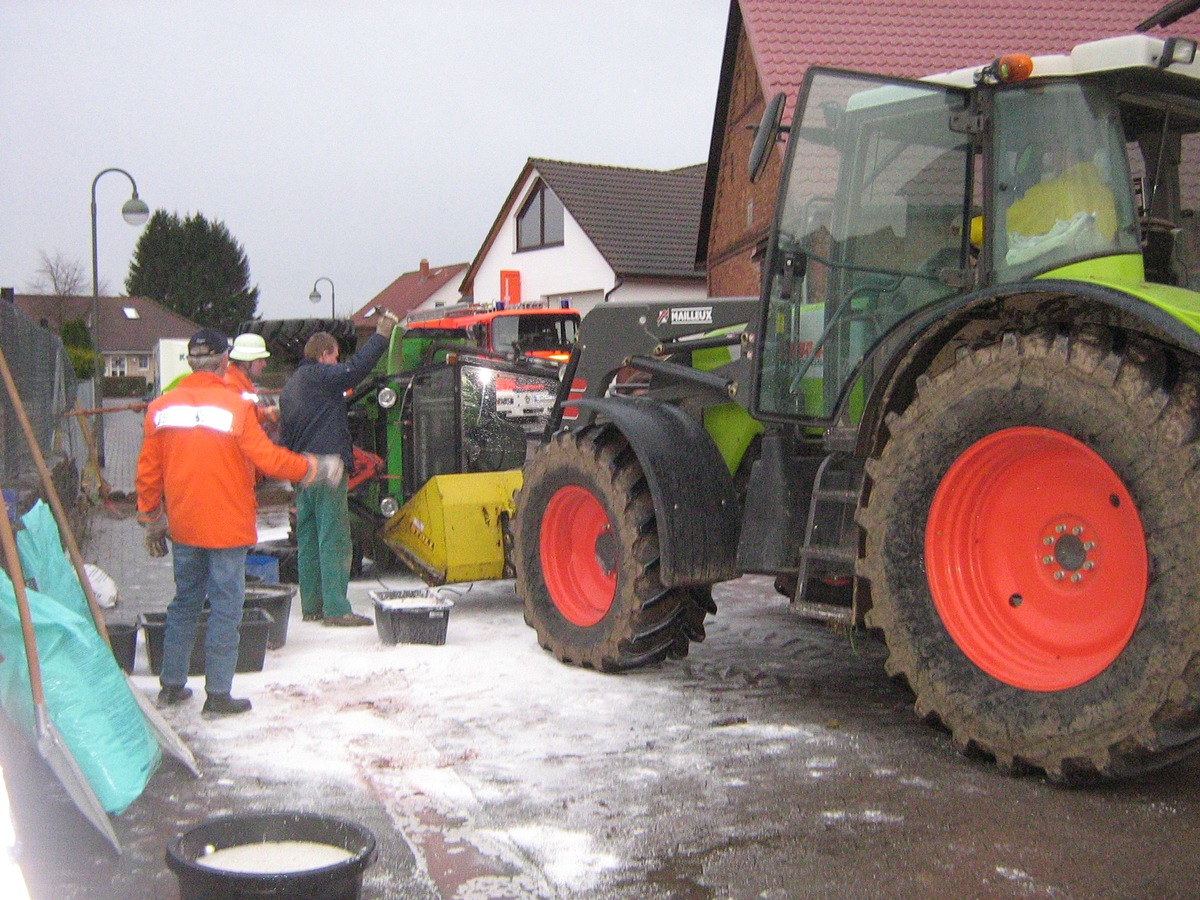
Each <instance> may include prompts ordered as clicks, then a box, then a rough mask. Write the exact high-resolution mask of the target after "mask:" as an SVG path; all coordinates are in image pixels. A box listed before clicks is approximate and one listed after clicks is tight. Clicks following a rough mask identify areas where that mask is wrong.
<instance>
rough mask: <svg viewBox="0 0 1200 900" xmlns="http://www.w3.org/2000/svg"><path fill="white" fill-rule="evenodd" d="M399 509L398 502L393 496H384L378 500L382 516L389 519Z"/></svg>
mask: <svg viewBox="0 0 1200 900" xmlns="http://www.w3.org/2000/svg"><path fill="white" fill-rule="evenodd" d="M399 509H400V504H399V503H397V502H396V498H395V497H384V498H383V499H382V500H380V501H379V511H380V512H381V513H383V516H384V518H386V519H390V518H391V517H392V516H394V515H395V514H396V512H397V511H398V510H399Z"/></svg>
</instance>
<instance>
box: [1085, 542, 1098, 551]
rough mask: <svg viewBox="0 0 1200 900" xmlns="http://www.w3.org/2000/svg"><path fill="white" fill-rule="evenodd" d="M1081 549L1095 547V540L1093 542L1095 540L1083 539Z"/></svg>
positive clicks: (1093, 548) (1092, 548)
mask: <svg viewBox="0 0 1200 900" xmlns="http://www.w3.org/2000/svg"><path fill="white" fill-rule="evenodd" d="M1083 549H1084V550H1095V549H1096V542H1095V541H1084V542H1083Z"/></svg>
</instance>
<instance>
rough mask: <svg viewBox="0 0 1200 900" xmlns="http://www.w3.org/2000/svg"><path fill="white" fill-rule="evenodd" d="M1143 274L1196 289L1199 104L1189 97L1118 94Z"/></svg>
mask: <svg viewBox="0 0 1200 900" xmlns="http://www.w3.org/2000/svg"><path fill="white" fill-rule="evenodd" d="M1120 100H1121V118H1122V122H1123V125H1124V129H1125V140H1126V144H1125V149H1126V155H1127V158H1128V160H1129V171H1130V176H1131V178H1132V184H1133V202H1134V205H1135V208H1136V212H1137V215H1138V218H1139V220H1140V223H1141V228H1142V247H1143V256H1144V262H1145V270H1146V280H1147V281H1154V282H1158V283H1160V284H1172V285H1178V286H1180V287H1186V288H1190V289H1191V290H1200V220H1198V219H1197V216H1196V212H1197V210H1198V209H1200V109H1197V106H1196V101H1195V99H1193V98H1181V97H1170V96H1168V95H1162V94H1159V95H1153V96H1148V95H1146V94H1130V95H1125V96H1122V97H1121V98H1120Z"/></svg>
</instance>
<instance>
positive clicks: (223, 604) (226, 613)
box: [159, 543, 249, 694]
mask: <svg viewBox="0 0 1200 900" xmlns="http://www.w3.org/2000/svg"><path fill="white" fill-rule="evenodd" d="M248 549H249V548H248V547H231V548H228V549H222V550H208V549H205V548H204V547H191V546H188V545H187V544H180V543H173V544H172V546H171V555H172V561H173V564H174V569H175V599H173V600H172V601H171V603H170V605H168V606H167V623H166V630H165V632H164V634H163V662H162V672H161V673H160V674H159V682H160V683H161V684H162V686H163V687H182V686H183V685H184V684H186V683H187V676H188V664H189V663H190V661H191V657H192V645H193V644H194V643H195V642H196V624H197V623H198V622H199V620H200V614H201V612H202V611H203V610H204V601H205V600H208V605H209V614H208V628H207V632H208V634H207V636H206V638H205V640H204V676H205V690H206V691H207V692H208V693H210V694H228V693H229V690H230V688H231V687H232V686H233V670H234V668H235V666H236V665H237V655H238V639H239V637H240V635H239V633H238V627H239V626H240V625H241V622H242V604H243V603H244V602H245V600H246V551H247V550H248Z"/></svg>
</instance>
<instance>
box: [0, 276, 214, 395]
mask: <svg viewBox="0 0 1200 900" xmlns="http://www.w3.org/2000/svg"><path fill="white" fill-rule="evenodd" d="M6 296H7V295H6ZM11 299H12V302H13V303H14V304H15V305H16V306H17V307H18V308H19V309H20V310H21V311H22V312H24V313H25V315H26V316H28V317H29V318H30V319H31V320H33V321H34V322H36V323H38V324H39V325H41V326H42V327H43V328H46V329H48V330H50V331H52V332H54V333H55V334H60V333H61V332H62V327H63V323H64V322H69V321H71V320H73V319H82V320H83V322H84V324H85V325H87V326H88V328H89V330H91V325H92V302H93V298H92V297H81V296H69V297H59V296H57V295H54V294H13V295H12V297H11ZM95 305H96V309H97V311H98V312H99V317H100V328H99V336H100V353H101V355H102V356H103V358H104V370H103V371H104V374H105V376H108V377H119V376H124V375H132V376H141V377H144V378H146V379H147V381H153V380H154V374H155V371H156V369H157V364H158V350H159V346H160V344H159V341H160V340H161V339H164V338H167V339H182V340H185V341H186V340H187V339H188V338H190V337H191V336H192V335H193V334H195V333H196V332H197V331H198V330H199V328H200V326H199V325H197V324H196V323H195V322H193V321H192V320H191V319H188V318H185V317H184V316H181V315H179V314H178V313H174V312H171V310H169V309H167V308H166V307H164V306H161V305H160V304H158V303H156V302H155V301H153V300H151V299H150V298H149V297H99V298H95Z"/></svg>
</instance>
